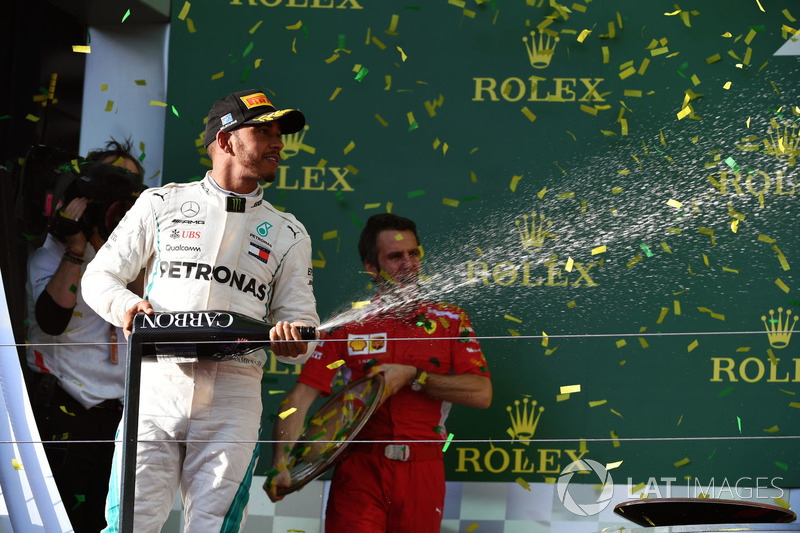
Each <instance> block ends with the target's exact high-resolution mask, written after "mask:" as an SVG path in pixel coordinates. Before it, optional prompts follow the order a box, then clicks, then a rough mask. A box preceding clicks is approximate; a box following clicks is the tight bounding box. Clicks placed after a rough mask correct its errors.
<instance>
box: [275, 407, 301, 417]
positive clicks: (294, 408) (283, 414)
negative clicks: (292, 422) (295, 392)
mask: <svg viewBox="0 0 800 533" xmlns="http://www.w3.org/2000/svg"><path fill="white" fill-rule="evenodd" d="M295 411H297V407H290V408H288V409H287V410H285V411H284V412H282V413H280V414H279V415H278V416H279V417H281V420H285V419H286V417H287V416H289V415H291V414H292V413H294V412H295Z"/></svg>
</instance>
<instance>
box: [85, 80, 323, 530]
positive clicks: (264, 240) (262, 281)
mask: <svg viewBox="0 0 800 533" xmlns="http://www.w3.org/2000/svg"><path fill="white" fill-rule="evenodd" d="M304 124H305V118H304V117H303V115H302V114H301V113H300V112H299V111H297V110H276V109H275V107H274V106H273V105H272V103H271V102H270V101H269V100H268V99H267V97H266V96H265V95H264V93H263V92H262V91H257V90H247V91H239V92H236V93H232V94H230V95H228V96H226V97H225V98H223V99H220V100H218V101H217V102H216V103H215V104H214V106H213V107H212V109H211V111H210V113H209V116H208V122H207V126H206V132H205V137H204V140H205V144H206V149H207V150H208V153H209V156H210V157H211V160H212V162H213V168H212V170H211V171H209V172H208V173H207V174H206V176H205V178H204V179H203V180H202V181H199V182H193V183H188V184H170V185H167V186H164V187H160V188H154V189H148V190H147V191H146V192H145V193H143V194H142V195H141V197H140V199H139V200H138V201H137V202H136V204H135V205H134V206H133V208H131V210H130V211H128V213H127V214H126V216H125V218H124V219H123V220H122V221H121V222H120V224H119V225H118V227H117V228H116V230H115V231H114V232H113V233H112V234H111V236H110V237H109V239H108V242H107V243H106V245H105V246H104V247H103V248H102V249H101V250H100V251H99V252H98V254H97V256H96V257H95V259H94V260H93V261H92V262H91V263H90V264H89V266H88V267H87V269H86V274H85V276H84V280H83V296H84V299H85V300H86V302H87V303H88V304H89V305H90V306H91V307H92V308H93V309H94V310H95V311H96V312H97V313H98V314H99V315H101V316H102V317H104V318H105V319H107V320H108V321H110V322H112V323H114V324H116V325H119V326H122V327H123V328H124V330H125V332H126V335H127V334H129V333H130V331H131V324H132V321H133V317H134V316H135V314H136V313H138V312H144V313H148V314H149V313H153V312H154V311H196V310H206V309H208V310H228V311H235V312H239V313H242V314H245V315H247V316H249V317H252V318H256V319H260V320H263V321H265V322H274V323H275V327H274V328H273V329H272V330H271V332H270V340H271V341H272V342H271V349H272V351H273V352H274V353H275V355H276V356H277V357H278V359H279V360H281V361H283V362H288V363H295V364H300V363H303V362H304V361H305V360H306V359H307V358H308V356H309V355H310V354H311V352H313V350H314V345H315V344H316V343H314V342H311V343H307V342H299V341H300V340H301V337H300V333H299V331H298V330H297V327H296V326H299V325H313V326H317V325H318V324H319V317H318V316H317V312H316V302H315V299H314V294H313V289H312V270H311V241H310V238H309V236H308V234H307V233H306V230H305V228H304V227H303V226H302V225H301V224H300V223H299V222H298V221H297V220H296V219H295V218H294V216H292V215H290V214H287V213H282V212H280V211H278V210H276V209H275V208H274V207H273V206H271V205H270V204H269V203H268V202H266V201H265V200H264V199H263V198H262V194H263V191H262V188H261V187H260V185H259V182H261V181H267V182H271V181H273V180H274V179H275V171H276V169H277V168H278V164H279V162H280V151H281V149H282V148H283V143H282V142H281V138H280V136H281V134H283V133H294V132H296V131H299V130H300V129H302V128H303V126H304ZM141 269H145V278H144V300H143V299H141V298H140V297H138V296H136V295H135V294H133V293H131V292H130V291H128V290H127V289H126V287H125V286H126V284H127V283H128V282H129V281H130V280H132V279H134V278H135V277H136V276H137V274H138V273H139V271H140V270H141ZM280 341H292V342H280ZM265 359H266V354H265V352H264V351H263V350H260V351H258V352H255V353H253V354H250V356H249V357H248V358H247V359H241V358H240V360H235V361H225V362H215V361H211V360H199V361H195V362H164V361H163V360H160V361H147V360H146V361H145V362H143V364H142V385H141V396H140V398H141V399H140V408H139V409H140V414H139V433H138V439H139V444H138V451H137V458H136V462H137V465H136V491H135V492H136V504H135V512H134V531H136V532H137V533H141V532H159V531H161V527H162V525H163V524H164V522H165V521H166V519H167V517H168V515H169V512H170V509H171V508H172V504H173V502H174V501H175V494H176V491H177V488H178V486H180V487H181V491H182V496H183V502H184V509H185V510H184V516H185V531H187V532H191V531H198V532H211V531H226V532H229V531H230V532H232V531H241V529H242V528H243V526H244V522H245V520H246V516H247V513H246V506H247V499H248V493H249V487H250V482H251V479H252V475H253V471H254V469H255V463H256V459H257V457H258V446H257V445H256V441H257V440H258V437H259V426H260V422H261V411H262V405H261V386H260V382H261V375H262V366H263V364H264V362H265ZM120 457H121V444H120V443H118V446H117V453H116V459H115V464H114V471H112V474H111V481H110V488H109V497H108V502H107V505H106V520H107V522H108V527H107V528H106V530H105V531H116V530H117V527H118V520H119V507H120V501H119V478H118V475H119V473H120V472H121V468H122V465H121V463H120V462H119V461H121V458H120Z"/></svg>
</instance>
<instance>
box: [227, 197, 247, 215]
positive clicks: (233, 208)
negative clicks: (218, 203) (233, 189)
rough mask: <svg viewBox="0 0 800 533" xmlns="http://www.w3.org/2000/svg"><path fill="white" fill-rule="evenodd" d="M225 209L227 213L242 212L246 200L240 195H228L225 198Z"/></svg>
mask: <svg viewBox="0 0 800 533" xmlns="http://www.w3.org/2000/svg"><path fill="white" fill-rule="evenodd" d="M225 200H226V204H225V210H226V211H227V212H229V213H244V208H245V205H246V201H245V199H244V198H242V197H241V196H228V197H226V198H225Z"/></svg>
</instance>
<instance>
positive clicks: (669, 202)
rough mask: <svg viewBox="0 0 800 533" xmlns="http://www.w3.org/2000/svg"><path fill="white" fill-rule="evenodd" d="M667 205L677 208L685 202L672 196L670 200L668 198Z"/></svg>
mask: <svg viewBox="0 0 800 533" xmlns="http://www.w3.org/2000/svg"><path fill="white" fill-rule="evenodd" d="M667 205H668V206H670V207H674V208H675V209H680V208H681V206H682V205H683V204H682V203H681V202H679V201H677V200H673V199H671V198H670V199H669V200H667Z"/></svg>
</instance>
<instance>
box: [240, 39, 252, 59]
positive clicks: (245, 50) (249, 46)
mask: <svg viewBox="0 0 800 533" xmlns="http://www.w3.org/2000/svg"><path fill="white" fill-rule="evenodd" d="M253 46H254V45H253V41H250V44H248V45H247V48H245V49H244V53H242V57H247V55H248V54H249V53H250V52H252V50H253Z"/></svg>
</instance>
